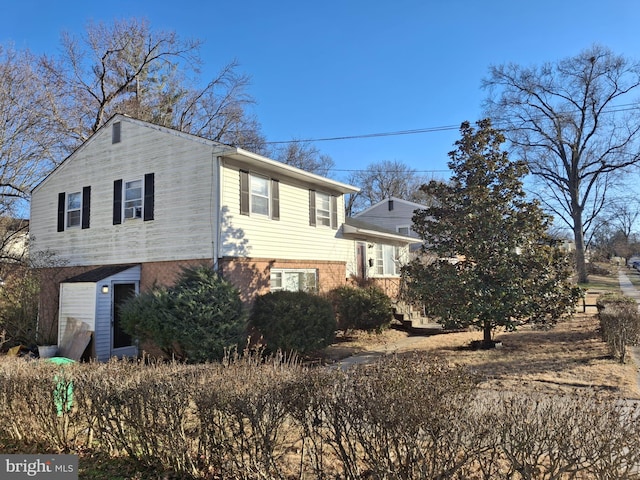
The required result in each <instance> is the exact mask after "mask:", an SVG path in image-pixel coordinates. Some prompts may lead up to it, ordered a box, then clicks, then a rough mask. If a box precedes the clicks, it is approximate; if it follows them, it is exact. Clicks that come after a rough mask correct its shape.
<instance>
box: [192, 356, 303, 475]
mask: <svg viewBox="0 0 640 480" xmlns="http://www.w3.org/2000/svg"><path fill="white" fill-rule="evenodd" d="M304 372H305V369H304V368H303V367H302V366H301V365H300V364H299V363H298V362H297V361H296V360H295V359H287V358H284V357H281V356H279V355H276V356H273V357H271V358H269V359H267V360H266V361H263V360H262V358H261V357H260V356H259V355H255V354H254V355H246V356H244V357H236V358H234V359H232V360H231V361H229V362H226V363H225V364H224V365H208V366H207V367H206V368H202V369H201V374H200V375H199V379H198V386H197V390H198V392H199V393H198V395H196V396H195V398H194V401H195V404H196V406H197V412H196V415H197V417H198V420H199V424H200V427H201V431H200V445H201V449H200V452H199V453H200V458H201V460H202V461H203V462H204V464H205V465H207V468H208V470H209V471H210V472H212V473H215V474H216V475H221V476H222V477H223V478H247V479H250V478H285V476H286V471H287V470H288V469H289V468H290V467H288V465H287V462H286V461H284V458H285V454H286V453H287V451H288V450H289V448H290V447H292V445H293V444H294V443H296V442H297V441H298V440H299V439H300V435H299V434H296V433H293V432H292V430H291V422H290V421H289V418H290V417H289V409H288V392H289V391H290V390H291V388H292V385H295V384H297V383H298V382H299V381H300V380H301V378H303V373H304Z"/></svg>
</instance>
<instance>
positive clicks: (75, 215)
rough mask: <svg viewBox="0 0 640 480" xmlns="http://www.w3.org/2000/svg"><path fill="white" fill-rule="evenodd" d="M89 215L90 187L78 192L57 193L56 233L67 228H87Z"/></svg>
mask: <svg viewBox="0 0 640 480" xmlns="http://www.w3.org/2000/svg"><path fill="white" fill-rule="evenodd" d="M90 214H91V187H89V186H87V187H82V191H80V192H70V193H66V192H60V193H58V227H57V230H58V232H64V231H65V230H66V229H68V228H76V227H81V228H83V229H85V228H89V222H90Z"/></svg>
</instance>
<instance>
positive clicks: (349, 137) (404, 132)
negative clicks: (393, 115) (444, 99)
mask: <svg viewBox="0 0 640 480" xmlns="http://www.w3.org/2000/svg"><path fill="white" fill-rule="evenodd" d="M459 128H460V125H444V126H441V127H429V128H416V129H413V130H398V131H395V132H378V133H364V134H362V135H344V136H341V137H326V138H308V139H304V140H280V141H274V142H265V143H266V144H268V145H275V144H283V143H306V142H332V141H335V140H354V139H359V138H376V137H393V136H397V135H415V134H417V133H433V132H443V131H446V130H458V129H459Z"/></svg>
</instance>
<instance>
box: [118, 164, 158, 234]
mask: <svg viewBox="0 0 640 480" xmlns="http://www.w3.org/2000/svg"><path fill="white" fill-rule="evenodd" d="M154 204H155V175H154V174H153V173H147V174H145V175H144V177H143V178H139V179H135V180H127V181H123V180H122V179H120V180H115V181H114V182H113V224H114V225H119V224H121V223H122V221H123V219H124V220H128V219H135V218H141V219H142V220H144V221H148V220H153V217H154Z"/></svg>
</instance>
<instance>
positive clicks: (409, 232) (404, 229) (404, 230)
mask: <svg viewBox="0 0 640 480" xmlns="http://www.w3.org/2000/svg"><path fill="white" fill-rule="evenodd" d="M397 230H398V233H399V234H400V235H405V236H407V237H417V236H418V235H416V232H414V231H413V229H412V228H411V226H409V225H403V226H401V227H398V228H397Z"/></svg>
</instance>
